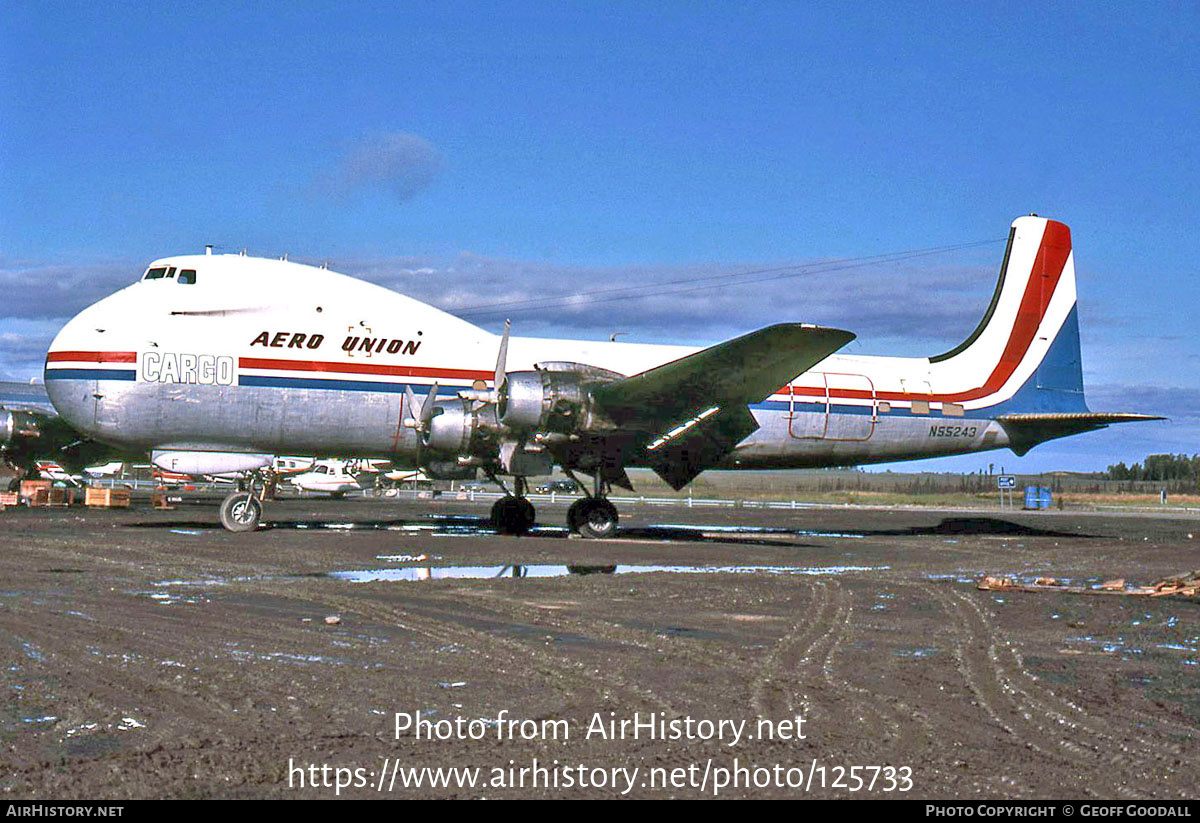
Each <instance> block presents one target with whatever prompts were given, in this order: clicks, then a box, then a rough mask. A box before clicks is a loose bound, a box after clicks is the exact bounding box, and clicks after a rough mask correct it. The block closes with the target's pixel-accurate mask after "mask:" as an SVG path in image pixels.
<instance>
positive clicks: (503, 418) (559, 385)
mask: <svg viewBox="0 0 1200 823" xmlns="http://www.w3.org/2000/svg"><path fill="white" fill-rule="evenodd" d="M620 377H621V375H619V374H616V373H615V372H610V371H607V370H605V369H599V368H596V367H594V366H585V365H582V364H579V363H545V364H542V365H540V366H539V367H538V369H537V370H536V371H519V372H510V373H509V374H508V375H507V379H506V380H505V382H504V387H503V390H502V392H501V394H500V402H499V408H498V410H497V411H498V413H499V417H500V423H501V424H503V425H504V426H505V427H506V428H508V429H510V430H513V431H518V432H522V431H526V432H528V431H539V432H550V433H557V434H572V433H574V432H578V431H581V430H584V429H588V428H592V427H593V426H596V425H598V424H599V421H597V420H595V419H594V415H593V408H592V406H593V404H592V396H591V389H592V387H594V386H596V385H597V384H599V383H605V382H609V381H612V380H616V379H619V378H620Z"/></svg>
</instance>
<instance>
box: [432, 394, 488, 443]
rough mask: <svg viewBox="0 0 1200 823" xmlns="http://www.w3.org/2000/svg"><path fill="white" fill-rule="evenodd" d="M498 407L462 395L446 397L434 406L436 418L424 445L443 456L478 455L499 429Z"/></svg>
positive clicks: (434, 417) (434, 416)
mask: <svg viewBox="0 0 1200 823" xmlns="http://www.w3.org/2000/svg"><path fill="white" fill-rule="evenodd" d="M499 429H500V425H499V423H498V422H497V420H496V407H495V406H493V405H491V404H486V405H484V406H482V407H479V408H476V404H475V403H474V402H473V401H471V400H467V399H464V398H461V397H458V398H454V399H453V400H451V399H449V398H447V399H446V400H445V401H444V402H441V403H439V404H438V405H437V406H435V407H434V410H433V419H432V420H430V421H429V428H428V430H427V431H425V433H424V435H423V438H424V443H425V447H426V448H428V449H430V450H432V451H434V452H436V453H438V454H444V455H478V454H479V453H480V451H481V449H484V447H485V445H486V442H487V440H488V438H489V437H490V436H491V435H492V434H494V433H495V432H497V431H499Z"/></svg>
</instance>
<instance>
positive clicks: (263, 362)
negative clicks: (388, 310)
mask: <svg viewBox="0 0 1200 823" xmlns="http://www.w3.org/2000/svg"><path fill="white" fill-rule="evenodd" d="M238 366H239V367H241V368H243V369H282V370H286V371H313V372H338V373H341V374H377V375H386V376H388V377H434V378H437V377H447V378H450V379H456V380H490V379H491V378H492V377H493V376H494V375H493V374H492V372H488V371H475V370H474V369H442V368H428V367H425V366H384V365H382V364H381V365H375V364H373V363H330V362H328V361H324V360H274V359H270V358H264V357H239V358H238Z"/></svg>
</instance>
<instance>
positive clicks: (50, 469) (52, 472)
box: [34, 460, 82, 486]
mask: <svg viewBox="0 0 1200 823" xmlns="http://www.w3.org/2000/svg"><path fill="white" fill-rule="evenodd" d="M34 468H35V469H37V473H38V477H40V478H41V479H42V480H53V481H54V482H56V483H69V484H70V485H72V486H78V485H80V480H81V479H82V478H80V477H77V476H75V475H73V474H71V473H70V472H69V471H67V470H66V469H64V468H63V467H62V466H60V465H59V464H58V463H56V462H55V461H53V460H38V461H37V462H36V463H34Z"/></svg>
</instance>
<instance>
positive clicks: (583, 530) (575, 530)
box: [567, 470, 620, 539]
mask: <svg viewBox="0 0 1200 823" xmlns="http://www.w3.org/2000/svg"><path fill="white" fill-rule="evenodd" d="M567 476H568V477H570V478H571V479H572V480H574V481H575V484H576V485H577V486H579V488H581V489H583V493H584V494H585V495H587V496H586V497H581V498H580V499H578V500H576V501H575V502H574V503H572V504H571V508H569V509H567V528H569V529H570V530H571V533H572V534H578V535H580V536H582V537H591V538H596V539H602V538H606V537H614V536H616V533H617V523H618V521H619V520H620V516H619V515H618V514H617V507H616V506H614V505H613V504H612V503H611V502H609V500H608V498H607V496H606V495H607V494H608V491H609V485H608V484H607V483H605V482H604V481H603V480H602V479H601V477H600V472H599V470H597V472H596V476H595V478H594V479H593V482H592V491H591V492H590V493H589V492H588V490H587V486H585V485H584V484H583V483H581V482H580V481H579V478H577V477H576V476H575V475H574V474H572V473H571V472H569V471H568V472H567Z"/></svg>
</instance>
